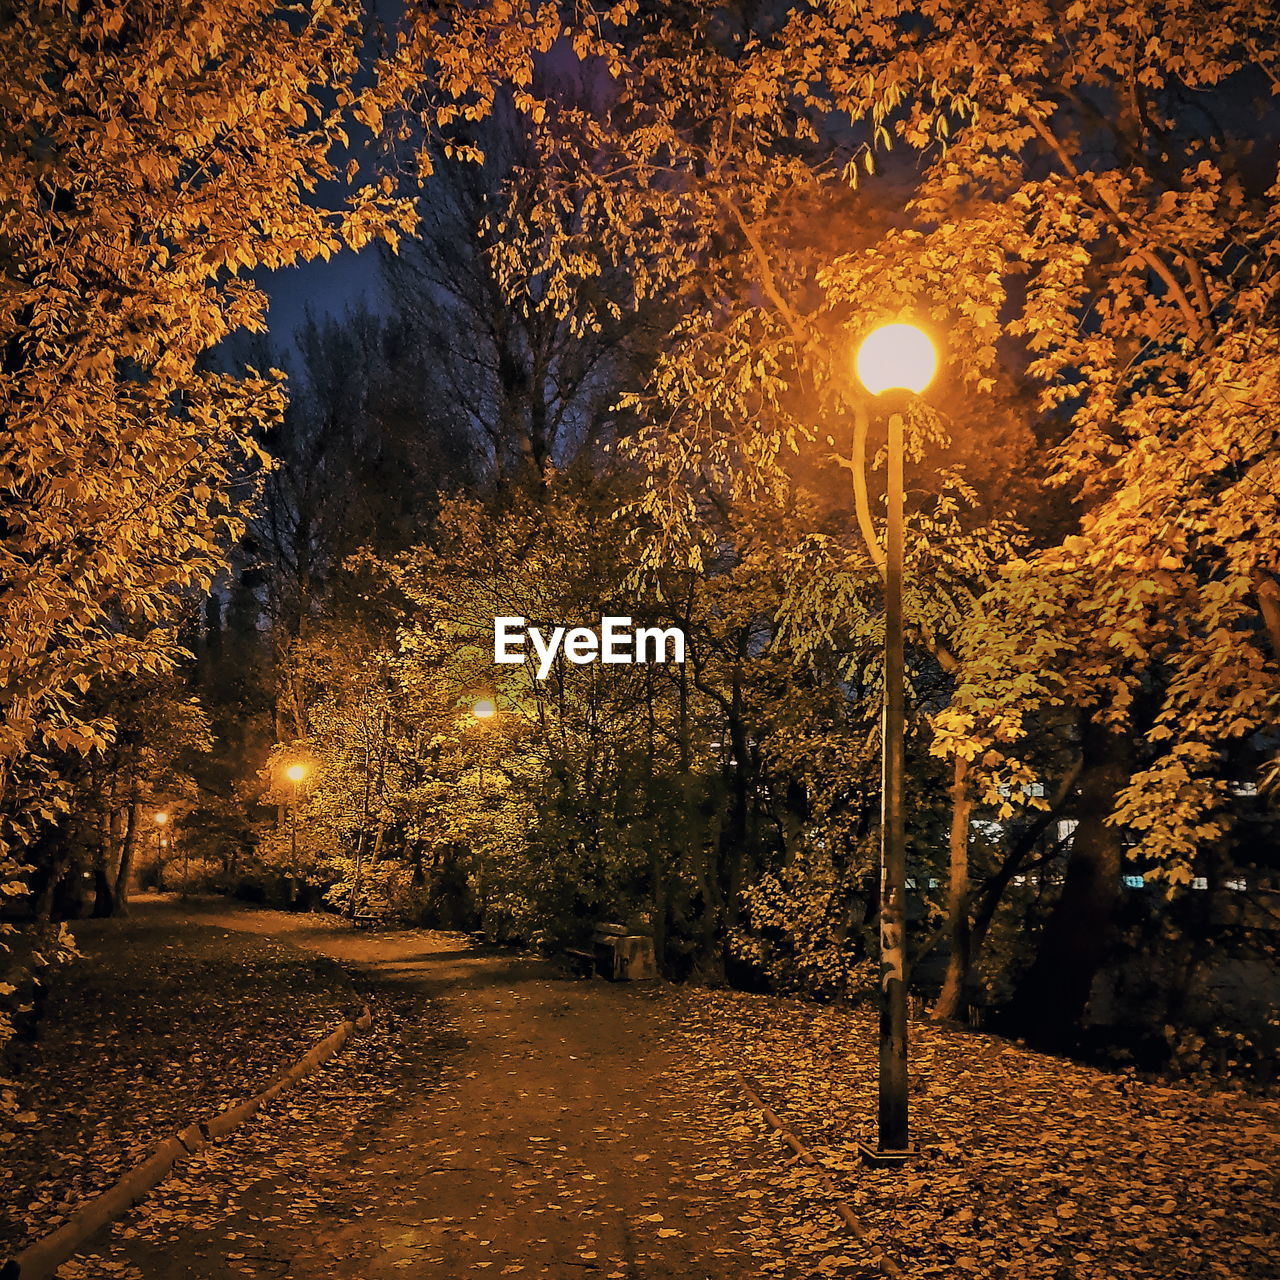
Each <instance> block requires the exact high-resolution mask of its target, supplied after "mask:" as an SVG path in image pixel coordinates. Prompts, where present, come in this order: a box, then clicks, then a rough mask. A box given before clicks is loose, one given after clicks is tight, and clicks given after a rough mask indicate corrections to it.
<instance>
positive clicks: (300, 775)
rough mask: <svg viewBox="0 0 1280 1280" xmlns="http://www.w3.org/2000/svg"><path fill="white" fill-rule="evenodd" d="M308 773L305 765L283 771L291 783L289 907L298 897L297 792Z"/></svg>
mask: <svg viewBox="0 0 1280 1280" xmlns="http://www.w3.org/2000/svg"><path fill="white" fill-rule="evenodd" d="M309 772H310V770H308V768H307V766H306V765H305V764H301V763H298V764H291V765H289V766H288V768H286V769H285V771H284V776H285V777H286V778H288V779H289V781H290V782H292V783H293V799H292V800H291V801H290V804H289V841H290V846H291V852H290V855H289V905H290V906H293V905H294V902H295V901H296V899H297V896H298V792H299V790H300V788H301V786H302V781H303V779H304V778H305V777H306V776H307V774H308V773H309Z"/></svg>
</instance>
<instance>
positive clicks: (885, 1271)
mask: <svg viewBox="0 0 1280 1280" xmlns="http://www.w3.org/2000/svg"><path fill="white" fill-rule="evenodd" d="M736 1074H737V1077H738V1084H739V1085H740V1086H741V1088H742V1092H743V1093H745V1094H746V1095H747V1097H748V1098H749V1099H750V1101H751V1102H752V1103H753V1105H754V1106H755V1107H757V1108H758V1109H759V1111H760V1114H761V1115H763V1116H764V1118H765V1120H766V1121H767V1122H768V1124H769V1126H770V1127H771V1128H773V1129H776V1130H777V1131H778V1132H779V1133H780V1134H781V1135H782V1139H783V1141H784V1142H785V1143H786V1144H787V1146H789V1147H790V1148H791V1150H792V1151H794V1152H795V1154H796V1159H798V1160H802V1161H803V1162H804V1163H805V1164H807V1165H809V1166H810V1167H811V1168H812V1169H814V1170H815V1171H816V1172H817V1175H818V1179H819V1181H820V1182H821V1183H822V1186H823V1188H824V1189H825V1190H826V1192H827V1195H828V1196H829V1197H830V1199H831V1203H832V1205H833V1206H834V1207H835V1211H836V1213H838V1214H839V1215H840V1220H841V1221H842V1222H843V1223H844V1225H845V1226H846V1227H848V1228H849V1232H850V1234H851V1235H852V1236H853V1237H854V1239H855V1240H857V1242H858V1243H859V1244H860V1245H862V1246H863V1248H865V1249H867V1250H868V1252H870V1253H871V1255H872V1257H871V1265H872V1266H874V1267H875V1269H876V1270H877V1271H879V1272H880V1274H881V1275H886V1276H901V1275H902V1268H901V1267H900V1266H898V1264H897V1263H896V1262H895V1261H894V1260H893V1259H892V1258H891V1257H889V1255H888V1254H887V1253H885V1252H884V1251H883V1250H881V1251H880V1252H876V1251H875V1248H874V1246H873V1245H872V1243H871V1240H870V1238H869V1237H868V1235H867V1231H866V1228H865V1227H863V1225H862V1223H860V1222H859V1221H858V1217H857V1215H856V1214H855V1213H854V1211H853V1210H852V1209H850V1208H849V1203H848V1201H847V1200H843V1199H841V1197H840V1194H839V1192H837V1191H836V1189H835V1187H834V1186H833V1185H832V1182H831V1179H830V1178H829V1177H828V1176H827V1173H826V1170H825V1169H824V1168H823V1167H822V1162H821V1161H820V1160H818V1158H817V1157H816V1156H815V1155H814V1154H813V1152H812V1151H810V1150H809V1148H808V1147H806V1146H805V1145H804V1143H803V1142H801V1141H800V1139H799V1138H797V1137H796V1135H795V1134H794V1133H792V1132H791V1130H790V1129H788V1128H787V1127H786V1125H784V1124H783V1123H782V1121H781V1120H780V1119H779V1118H778V1115H777V1113H776V1112H775V1111H773V1110H771V1109H770V1108H769V1106H767V1105H766V1103H765V1101H764V1099H763V1098H762V1097H761V1096H760V1086H759V1085H758V1084H757V1083H756V1082H755V1081H754V1080H752V1079H751V1077H750V1076H748V1075H747V1074H746V1073H745V1072H743V1071H739V1072H737V1073H736ZM0 1280H3V1278H0Z"/></svg>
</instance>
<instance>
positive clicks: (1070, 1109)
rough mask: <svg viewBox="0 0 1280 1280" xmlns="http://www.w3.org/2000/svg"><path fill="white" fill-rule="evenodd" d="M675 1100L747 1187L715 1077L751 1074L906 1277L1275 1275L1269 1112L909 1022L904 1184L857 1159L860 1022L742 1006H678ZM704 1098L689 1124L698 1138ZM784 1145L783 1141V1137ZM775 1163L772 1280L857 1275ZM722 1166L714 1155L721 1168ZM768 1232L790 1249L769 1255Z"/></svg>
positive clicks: (802, 1178)
mask: <svg viewBox="0 0 1280 1280" xmlns="http://www.w3.org/2000/svg"><path fill="white" fill-rule="evenodd" d="M672 998H673V1000H674V1001H675V1002H676V1003H677V1005H678V1015H677V1017H676V1022H677V1025H678V1026H679V1027H680V1029H681V1030H680V1035H681V1036H682V1037H683V1039H684V1041H685V1043H686V1045H687V1052H686V1053H685V1055H684V1060H685V1062H686V1063H687V1064H688V1065H687V1067H686V1068H685V1071H684V1073H683V1074H684V1081H685V1085H686V1086H687V1088H686V1092H687V1093H688V1094H689V1095H690V1096H695V1090H699V1091H700V1096H701V1097H702V1098H703V1099H707V1100H709V1101H710V1102H711V1103H712V1107H713V1109H712V1112H711V1119H712V1123H711V1125H710V1127H709V1128H707V1129H706V1130H705V1131H706V1132H707V1134H708V1138H709V1139H710V1140H713V1141H718V1142H720V1143H721V1144H723V1151H724V1157H723V1160H722V1163H723V1165H724V1170H723V1174H722V1183H723V1185H724V1186H725V1187H726V1188H732V1187H733V1186H734V1185H735V1184H737V1183H739V1182H740V1181H742V1180H744V1179H746V1180H754V1178H755V1177H756V1171H755V1170H753V1169H751V1168H750V1167H747V1168H743V1166H742V1161H741V1152H734V1151H733V1150H732V1149H731V1146H730V1144H731V1143H732V1141H733V1138H734V1136H735V1134H741V1135H744V1136H745V1135H747V1134H751V1133H755V1132H757V1131H758V1130H759V1128H760V1121H759V1119H758V1118H757V1115H756V1113H755V1111H754V1109H753V1108H752V1107H751V1105H750V1104H749V1103H747V1102H746V1101H745V1099H743V1098H742V1096H741V1094H740V1093H739V1094H738V1095H736V1096H735V1094H734V1093H733V1091H732V1090H731V1089H727V1088H726V1089H724V1090H722V1091H719V1092H716V1093H715V1094H713V1095H708V1094H707V1093H706V1090H705V1082H706V1081H707V1079H708V1078H709V1077H713V1078H719V1079H720V1080H722V1081H727V1080H728V1078H729V1077H730V1075H731V1074H732V1073H733V1072H734V1071H735V1070H736V1069H742V1070H745V1071H747V1072H748V1073H749V1074H751V1075H753V1076H754V1077H755V1078H756V1080H758V1081H759V1082H760V1084H761V1086H762V1088H763V1093H764V1096H765V1101H766V1102H767V1103H769V1104H770V1105H772V1106H773V1108H774V1109H775V1110H776V1111H778V1112H780V1113H781V1118H782V1120H783V1121H784V1122H785V1123H788V1124H789V1125H790V1127H791V1128H792V1129H793V1130H794V1131H795V1132H796V1133H798V1134H799V1135H800V1136H801V1137H802V1139H803V1140H804V1141H805V1142H806V1144H807V1145H809V1146H810V1148H811V1149H812V1150H813V1152H814V1154H815V1155H816V1156H817V1157H818V1158H819V1159H820V1160H821V1162H822V1163H823V1165H824V1166H825V1167H826V1169H827V1170H828V1171H829V1173H830V1175H831V1179H830V1180H831V1182H833V1183H834V1184H835V1185H836V1186H837V1187H838V1188H839V1192H840V1194H841V1195H842V1196H843V1198H844V1199H845V1200H846V1201H847V1202H848V1203H849V1204H850V1205H851V1206H852V1207H853V1209H854V1212H855V1213H856V1214H857V1216H858V1217H859V1218H860V1219H861V1221H862V1222H863V1223H864V1225H865V1226H866V1228H867V1229H868V1231H869V1233H870V1235H871V1237H872V1238H873V1239H874V1241H875V1244H876V1245H877V1246H878V1247H881V1248H883V1249H884V1250H885V1252H886V1253H888V1254H889V1256H890V1257H892V1258H894V1259H895V1260H896V1261H897V1262H898V1263H899V1264H900V1265H901V1266H902V1268H903V1270H904V1272H905V1273H906V1274H908V1275H911V1276H967V1275H973V1276H982V1277H993V1278H994V1277H999V1278H1001V1280H1004V1278H1006V1277H1008V1280H1014V1278H1015V1277H1016V1278H1017V1280H1035V1278H1037V1277H1045V1278H1052V1280H1113V1278H1114V1277H1116V1276H1124V1277H1127V1278H1128V1280H1142V1278H1146V1277H1150V1278H1151V1280H1181V1278H1182V1277H1188V1278H1189V1277H1197V1278H1200V1277H1222V1280H1253V1278H1256V1280H1274V1277H1275V1276H1276V1274H1277V1267H1278V1266H1280V1261H1278V1260H1280V1102H1277V1101H1276V1100H1274V1099H1268V1100H1262V1099H1258V1098H1250V1097H1247V1096H1245V1095H1243V1094H1240V1093H1237V1092H1234V1091H1225V1090H1224V1091H1221V1092H1210V1091H1206V1090H1204V1089H1199V1088H1192V1087H1185V1086H1176V1087H1170V1086H1166V1085H1162V1084H1159V1083H1152V1082H1148V1081H1144V1080H1140V1079H1137V1078H1134V1077H1133V1076H1131V1075H1124V1074H1112V1073H1105V1072H1102V1071H1099V1070H1096V1069H1094V1068H1092V1067H1088V1066H1084V1065H1079V1064H1076V1063H1072V1062H1064V1061H1062V1060H1060V1059H1057V1058H1051V1057H1046V1056H1044V1055H1041V1054H1036V1053H1032V1052H1029V1051H1027V1050H1026V1049H1023V1048H1020V1047H1019V1046H1017V1045H1014V1044H1011V1043H1009V1042H1007V1041H1002V1040H999V1039H996V1038H994V1037H990V1036H982V1035H975V1034H969V1033H966V1032H961V1031H956V1030H951V1029H940V1028H935V1027H933V1026H931V1025H927V1024H925V1025H917V1026H916V1027H914V1028H913V1042H912V1049H911V1053H912V1063H913V1065H912V1073H913V1091H914V1104H913V1105H914V1134H913V1137H914V1139H915V1140H916V1141H917V1142H918V1143H919V1145H920V1147H921V1154H920V1156H919V1158H918V1159H917V1160H916V1161H915V1162H914V1163H913V1164H912V1165H911V1166H909V1167H908V1168H907V1169H906V1170H905V1171H885V1170H873V1169H868V1168H866V1167H864V1166H863V1165H862V1164H861V1163H860V1162H859V1160H858V1159H857V1156H856V1152H855V1149H854V1148H855V1144H856V1142H857V1141H858V1139H859V1138H863V1137H866V1138H870V1137H872V1136H873V1117H874V1115H875V1093H874V1090H875V1067H874V1063H875V1052H876V1041H875V1024H874V1020H873V1018H872V1017H871V1015H870V1014H869V1013H866V1012H855V1013H846V1012H841V1011H837V1010H832V1009H823V1008H815V1007H814V1006H812V1005H810V1004H806V1003H803V1002H799V1001H793V1000H778V999H774V998H771V997H765V996H752V995H744V994H740V993H712V992H706V991H685V992H679V993H676V994H674V995H673V997H672ZM707 1119H708V1113H707V1109H706V1107H705V1106H704V1105H702V1104H701V1103H700V1104H699V1105H698V1106H697V1107H696V1108H695V1109H693V1111H692V1112H691V1113H690V1115H689V1120H690V1122H691V1123H694V1124H698V1125H700V1126H703V1125H706V1122H707ZM775 1142H776V1140H775ZM777 1145H778V1146H779V1156H778V1160H777V1164H776V1165H775V1175H774V1178H775V1185H776V1186H777V1187H778V1188H779V1194H778V1196H777V1198H776V1200H775V1202H774V1205H775V1208H776V1209H777V1210H778V1217H777V1219H776V1220H774V1219H771V1220H770V1221H769V1222H767V1223H761V1224H760V1225H759V1226H758V1228H757V1229H756V1231H755V1233H754V1236H753V1243H754V1245H755V1251H756V1254H757V1257H758V1258H759V1259H760V1263H761V1270H762V1273H764V1274H771V1273H775V1272H781V1271H783V1270H786V1269H788V1268H794V1267H795V1265H796V1264H797V1263H798V1262H800V1261H801V1260H802V1259H803V1260H804V1262H803V1266H802V1270H803V1271H804V1274H807V1275H812V1276H815V1277H817V1276H829V1275H836V1276H839V1275H850V1276H855V1275H860V1274H863V1273H864V1271H865V1268H864V1266H863V1264H864V1262H865V1256H866V1255H865V1252H864V1251H862V1250H860V1249H857V1248H853V1247H850V1242H849V1237H848V1236H847V1235H845V1234H844V1233H843V1232H841V1231H840V1230H839V1229H838V1222H837V1218H836V1216H835V1214H834V1212H833V1210H832V1209H831V1207H830V1203H829V1201H828V1200H827V1198H826V1196H825V1195H824V1193H823V1191H822V1189H821V1188H820V1187H819V1186H818V1185H817V1183H816V1181H815V1178H814V1175H813V1174H812V1173H811V1172H809V1171H807V1170H806V1169H805V1167H804V1166H803V1165H802V1164H799V1163H787V1162H786V1159H785V1157H786V1156H789V1154H790V1153H789V1152H785V1151H782V1150H781V1148H780V1143H778V1144H777ZM713 1163H714V1159H713ZM779 1232H780V1233H781V1238H782V1239H783V1240H784V1241H785V1246H784V1248H783V1249H781V1250H779V1249H778V1248H777V1244H776V1241H777V1238H778V1234H779Z"/></svg>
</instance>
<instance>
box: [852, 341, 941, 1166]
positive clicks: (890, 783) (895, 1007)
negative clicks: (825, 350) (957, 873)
mask: <svg viewBox="0 0 1280 1280" xmlns="http://www.w3.org/2000/svg"><path fill="white" fill-rule="evenodd" d="M856 368H857V372H858V378H859V379H860V380H861V382H862V384H863V386H865V387H866V388H867V390H868V391H870V392H871V394H872V395H874V396H880V395H884V394H885V393H886V392H891V393H898V395H897V396H895V397H894V398H895V399H896V400H897V404H891V406H890V408H891V412H890V414H889V476H888V494H887V511H886V537H885V570H884V721H883V732H882V735H881V741H882V743H883V761H884V763H883V772H882V775H881V777H882V783H881V810H880V1086H879V1108H878V1110H879V1116H878V1120H879V1127H878V1130H879V1131H878V1135H877V1141H876V1145H875V1146H874V1147H873V1146H871V1145H870V1144H869V1143H863V1144H861V1147H860V1150H861V1152H862V1154H863V1156H864V1158H866V1159H867V1160H868V1161H870V1162H871V1163H873V1164H900V1163H902V1162H903V1161H905V1160H906V1159H908V1158H909V1157H910V1156H911V1155H912V1154H914V1152H913V1150H912V1147H911V1141H910V1131H909V1127H908V1115H907V964H906V920H907V911H906V896H907V884H906V881H907V850H906V834H905V826H904V822H903V811H902V781H903V771H904V767H905V752H904V746H903V743H904V736H905V727H906V726H905V720H906V712H905V706H904V697H903V686H904V683H905V679H904V661H903V642H902V560H903V556H902V412H901V410H902V408H903V407H905V405H904V403H903V402H904V401H905V400H906V399H907V398H908V397H909V396H911V395H919V394H920V392H922V391H923V390H924V389H925V388H926V387H927V386H928V385H929V383H930V382H931V381H932V380H933V375H934V373H935V372H936V371H937V368H938V355H937V352H936V351H935V349H934V346H933V343H932V342H931V341H930V340H929V336H928V335H927V334H926V333H924V331H923V330H921V329H917V328H916V326H915V325H911V324H889V325H884V326H882V327H881V328H879V329H876V330H875V331H874V332H872V333H871V334H870V335H869V336H868V337H867V338H866V339H865V341H864V342H863V343H862V346H861V347H860V348H859V349H858V355H857V360H856Z"/></svg>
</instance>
